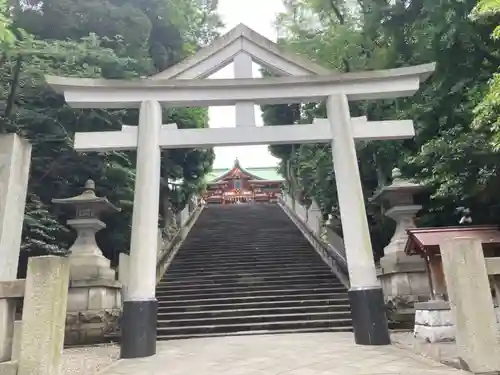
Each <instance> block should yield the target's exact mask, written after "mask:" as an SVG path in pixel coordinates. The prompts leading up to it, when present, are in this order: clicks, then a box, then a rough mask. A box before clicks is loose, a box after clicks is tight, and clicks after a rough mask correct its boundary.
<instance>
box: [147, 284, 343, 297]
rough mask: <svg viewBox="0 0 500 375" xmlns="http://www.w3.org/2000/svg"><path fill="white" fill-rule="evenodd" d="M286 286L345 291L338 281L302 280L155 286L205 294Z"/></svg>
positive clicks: (163, 290)
mask: <svg viewBox="0 0 500 375" xmlns="http://www.w3.org/2000/svg"><path fill="white" fill-rule="evenodd" d="M285 287H286V288H288V289H294V290H296V289H311V288H314V289H317V288H338V289H336V290H338V291H345V290H346V288H345V287H344V286H343V285H342V284H340V283H332V282H318V281H313V282H309V283H308V282H304V283H294V284H286V283H285V284H283V283H282V284H274V283H266V284H261V285H248V284H247V285H241V284H234V283H233V284H226V285H223V286H215V287H214V286H212V285H210V284H208V285H206V286H204V287H201V288H193V287H189V286H188V287H185V286H178V287H171V286H170V287H162V286H158V287H157V288H156V294H157V295H159V294H164V293H169V294H193V293H195V294H198V293H200V292H203V293H206V294H213V293H226V292H230V293H232V292H235V293H237V292H261V291H262V292H264V291H274V290H279V289H283V288H285Z"/></svg>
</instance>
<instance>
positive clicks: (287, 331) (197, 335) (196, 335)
mask: <svg viewBox="0 0 500 375" xmlns="http://www.w3.org/2000/svg"><path fill="white" fill-rule="evenodd" d="M351 331H352V328H350V327H326V328H296V329H275V330H273V331H269V330H266V331H243V332H233V333H231V336H252V335H263V334H264V335H269V334H280V335H284V334H297V333H314V332H351ZM224 336H228V334H227V333H193V334H184V335H159V336H158V337H157V339H158V340H161V341H165V340H183V339H191V338H203V337H224Z"/></svg>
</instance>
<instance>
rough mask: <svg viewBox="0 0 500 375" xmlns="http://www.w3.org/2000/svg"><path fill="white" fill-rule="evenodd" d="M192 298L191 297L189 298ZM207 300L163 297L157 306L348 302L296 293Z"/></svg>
mask: <svg viewBox="0 0 500 375" xmlns="http://www.w3.org/2000/svg"><path fill="white" fill-rule="evenodd" d="M191 297H193V296H191ZM205 297H207V298H203V299H200V298H192V299H184V300H180V299H177V298H175V297H174V298H169V299H166V298H164V297H161V298H158V305H162V306H193V305H213V304H237V303H245V302H255V303H260V302H278V301H291V300H296V301H297V304H299V303H301V301H308V300H315V299H331V300H337V299H338V300H341V301H342V302H343V303H344V302H345V301H347V300H348V296H347V293H297V294H290V295H279V296H273V295H271V296H245V297H230V298H228V297H222V298H221V297H215V298H214V297H213V296H205Z"/></svg>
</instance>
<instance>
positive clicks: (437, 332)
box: [414, 324, 455, 343]
mask: <svg viewBox="0 0 500 375" xmlns="http://www.w3.org/2000/svg"><path fill="white" fill-rule="evenodd" d="M414 335H415V337H418V338H421V339H424V340H425V341H427V342H430V343H436V342H450V341H454V340H455V326H443V327H430V326H422V325H418V324H415V329H414Z"/></svg>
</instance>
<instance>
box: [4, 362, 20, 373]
mask: <svg viewBox="0 0 500 375" xmlns="http://www.w3.org/2000/svg"><path fill="white" fill-rule="evenodd" d="M17 367H18V365H17V362H16V361H9V362H2V363H0V374H1V375H17Z"/></svg>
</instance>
